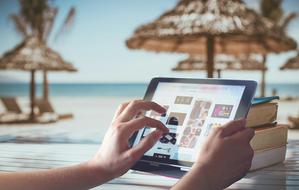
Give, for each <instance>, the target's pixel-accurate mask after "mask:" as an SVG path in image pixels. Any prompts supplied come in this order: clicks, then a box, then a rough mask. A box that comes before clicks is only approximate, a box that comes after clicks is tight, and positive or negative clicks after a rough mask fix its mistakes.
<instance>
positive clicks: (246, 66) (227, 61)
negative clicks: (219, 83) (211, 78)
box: [172, 55, 267, 80]
mask: <svg viewBox="0 0 299 190" xmlns="http://www.w3.org/2000/svg"><path fill="white" fill-rule="evenodd" d="M172 70H173V71H205V70H206V64H205V60H204V58H203V57H202V56H189V57H188V58H187V59H185V60H182V61H180V62H179V63H178V64H177V65H176V66H175V67H174V68H172ZM215 70H216V71H217V74H218V78H221V72H222V71H261V72H264V71H266V70H267V68H266V67H265V66H264V65H263V63H262V62H260V61H258V60H257V59H254V58H252V57H247V56H245V57H243V56H240V57H236V56H224V55H218V56H216V58H215ZM262 80H263V78H262Z"/></svg>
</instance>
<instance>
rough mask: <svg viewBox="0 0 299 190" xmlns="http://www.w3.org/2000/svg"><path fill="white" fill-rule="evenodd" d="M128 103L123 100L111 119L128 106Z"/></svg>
mask: <svg viewBox="0 0 299 190" xmlns="http://www.w3.org/2000/svg"><path fill="white" fill-rule="evenodd" d="M129 103H130V102H125V103H122V104H120V105H119V106H118V108H117V110H116V111H115V114H114V116H113V119H112V121H114V120H115V119H116V118H117V117H118V116H119V115H120V114H121V113H122V112H123V111H124V109H125V108H126V107H127V106H128V104H129Z"/></svg>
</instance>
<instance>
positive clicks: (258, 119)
mask: <svg viewBox="0 0 299 190" xmlns="http://www.w3.org/2000/svg"><path fill="white" fill-rule="evenodd" d="M277 99H279V97H277V96H274V97H265V98H257V99H254V100H253V102H252V107H251V108H250V110H249V113H248V116H247V127H250V128H253V129H254V130H255V135H254V137H253V138H252V140H251V142H250V144H251V147H252V148H253V150H254V157H253V160H252V165H251V168H250V170H256V169H260V168H264V167H267V166H271V165H273V164H276V163H280V162H283V161H284V160H285V155H286V144H287V134H288V128H287V126H285V125H280V124H277V123H276V119H277V110H278V104H277V102H276V100H277Z"/></svg>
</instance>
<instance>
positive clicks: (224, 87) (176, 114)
mask: <svg viewBox="0 0 299 190" xmlns="http://www.w3.org/2000/svg"><path fill="white" fill-rule="evenodd" d="M256 86H257V83H256V82H255V81H248V80H246V81H245V80H224V79H182V78H153V79H152V80H151V82H150V84H149V86H148V89H147V91H146V94H145V96H144V100H147V101H154V102H156V103H158V104H160V105H161V106H163V107H164V108H165V109H166V110H167V112H166V114H163V115H161V114H158V113H156V112H154V111H148V112H146V113H145V115H146V116H147V117H151V118H154V119H157V120H160V121H161V122H162V123H164V124H165V126H166V127H168V128H169V133H167V134H164V135H163V136H162V137H161V138H160V139H159V140H158V142H157V143H156V144H155V145H154V146H153V147H152V148H151V149H150V150H149V151H147V152H146V153H145V154H144V156H143V157H142V158H141V160H140V161H139V162H138V165H139V167H137V170H142V171H147V170H150V169H148V166H144V167H143V164H145V163H150V164H151V165H153V166H159V165H167V166H173V167H190V166H192V164H193V163H194V161H195V160H196V158H197V156H198V152H199V150H200V148H201V145H202V143H203V142H204V140H205V139H206V137H207V136H208V134H209V133H210V131H211V129H212V128H214V127H220V126H222V125H223V124H225V123H227V122H229V121H231V120H234V119H238V118H245V117H246V115H247V113H248V110H249V108H250V106H251V100H252V98H253V96H254V94H255V90H256ZM153 130H154V129H153V128H149V127H145V128H143V129H141V130H139V131H137V132H136V133H135V134H134V135H133V137H132V139H131V140H132V141H131V146H135V145H137V144H138V143H139V142H140V140H142V139H143V138H144V137H145V136H146V135H148V134H149V133H150V132H152V131H153ZM140 164H141V167H140ZM133 169H136V168H134V167H133Z"/></svg>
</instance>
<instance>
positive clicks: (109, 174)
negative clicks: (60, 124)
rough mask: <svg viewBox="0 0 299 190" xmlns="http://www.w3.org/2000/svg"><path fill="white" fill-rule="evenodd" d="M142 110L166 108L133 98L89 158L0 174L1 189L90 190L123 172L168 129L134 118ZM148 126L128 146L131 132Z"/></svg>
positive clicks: (121, 110) (119, 110)
mask: <svg viewBox="0 0 299 190" xmlns="http://www.w3.org/2000/svg"><path fill="white" fill-rule="evenodd" d="M142 110H154V111H156V112H159V113H161V114H162V113H164V112H165V109H164V108H163V107H161V106H159V105H158V104H156V103H153V102H144V101H141V100H139V101H133V102H130V103H125V104H122V105H121V106H120V107H119V109H118V110H117V112H116V114H115V116H114V120H113V122H112V124H111V126H110V128H109V129H108V131H107V133H106V135H105V137H104V140H103V143H102V145H101V148H100V149H99V151H98V152H97V154H96V155H95V156H94V157H93V158H92V159H91V160H89V161H87V162H84V163H81V164H79V165H74V166H69V167H63V168H57V169H50V170H44V171H33V172H12V173H0V187H1V189H9V190H27V189H39V190H53V189H72V190H81V189H90V188H92V187H95V186H98V185H101V184H103V183H105V182H107V181H109V180H111V179H113V178H115V177H118V176H121V175H123V174H124V173H126V172H127V171H128V170H129V169H130V168H131V167H132V166H133V165H134V163H135V162H136V161H137V160H139V159H140V157H141V156H142V155H143V154H144V153H145V152H146V151H147V150H149V149H150V148H151V147H152V146H153V145H154V144H155V143H156V141H157V140H158V139H159V138H160V137H161V135H162V134H163V133H164V132H168V129H167V128H166V127H165V126H164V124H162V123H161V122H160V121H157V120H154V119H151V118H147V117H143V118H135V116H136V115H137V114H138V113H139V112H140V111H142ZM144 126H150V127H153V128H156V130H155V131H154V132H152V133H151V134H149V135H148V136H147V137H145V138H144V139H143V140H142V141H141V142H140V143H139V144H138V145H137V146H135V147H134V148H130V147H129V143H128V140H129V138H130V137H131V135H132V134H133V133H134V132H135V131H137V130H139V129H141V128H143V127H144Z"/></svg>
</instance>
